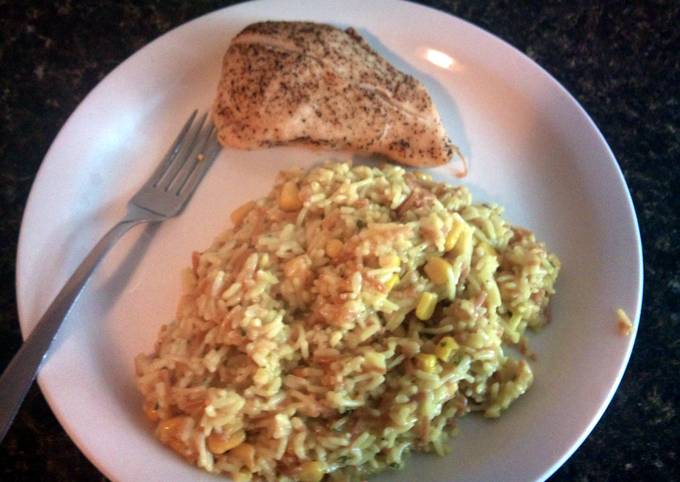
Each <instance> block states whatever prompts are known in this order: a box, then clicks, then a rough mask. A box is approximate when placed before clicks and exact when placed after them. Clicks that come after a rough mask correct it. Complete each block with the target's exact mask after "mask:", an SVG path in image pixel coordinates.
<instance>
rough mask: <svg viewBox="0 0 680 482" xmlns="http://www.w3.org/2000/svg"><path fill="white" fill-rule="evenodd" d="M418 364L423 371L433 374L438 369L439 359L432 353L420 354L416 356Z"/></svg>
mask: <svg viewBox="0 0 680 482" xmlns="http://www.w3.org/2000/svg"><path fill="white" fill-rule="evenodd" d="M416 364H417V365H418V368H420V369H421V370H422V371H424V372H427V373H432V372H434V370H435V368H437V357H436V356H434V355H433V354H431V353H419V354H418V355H416Z"/></svg>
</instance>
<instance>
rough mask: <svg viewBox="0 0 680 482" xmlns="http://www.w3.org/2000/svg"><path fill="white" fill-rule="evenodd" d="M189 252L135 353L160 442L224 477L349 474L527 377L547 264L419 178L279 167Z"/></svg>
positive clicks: (375, 466)
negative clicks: (266, 190) (171, 314)
mask: <svg viewBox="0 0 680 482" xmlns="http://www.w3.org/2000/svg"><path fill="white" fill-rule="evenodd" d="M232 219H233V221H234V223H235V226H234V227H233V228H231V229H228V230H227V231H226V232H224V233H223V234H221V235H220V236H219V237H218V238H217V239H216V240H215V241H214V243H213V244H212V246H211V247H210V248H209V249H207V250H206V251H203V252H201V253H194V256H193V266H192V268H191V269H188V270H187V271H186V273H185V279H184V282H185V294H184V295H183V296H182V299H181V301H180V303H179V306H178V309H177V316H176V321H174V322H172V323H170V324H168V325H166V326H163V328H162V329H161V332H160V335H159V339H158V341H157V343H156V347H155V350H154V352H153V354H152V355H139V356H138V357H137V359H136V370H137V384H138V387H139V390H140V392H141V393H142V395H143V397H144V412H145V413H146V415H147V416H148V418H149V419H150V420H151V421H153V422H154V423H155V424H156V435H157V436H158V438H159V439H160V440H161V441H162V442H163V443H165V444H167V445H168V446H170V447H171V448H172V449H174V450H175V451H177V452H178V453H179V454H181V455H182V456H184V457H185V458H186V459H188V460H189V461H190V462H192V463H194V464H196V465H198V466H199V467H202V468H204V469H205V470H207V471H210V472H215V473H224V474H228V475H229V476H230V477H232V478H233V479H234V480H235V481H246V480H267V481H296V480H299V481H302V482H318V481H321V480H326V481H351V480H361V479H363V478H365V477H366V476H368V475H370V474H372V473H375V472H378V471H381V470H383V469H386V468H388V467H393V468H398V467H401V466H402V465H403V464H404V462H405V459H406V457H407V455H408V453H410V452H413V451H422V452H436V453H438V454H443V453H445V452H446V451H447V445H446V443H447V438H448V437H449V436H450V435H451V434H452V433H453V432H454V430H455V427H456V419H457V418H458V417H461V416H463V415H465V414H466V413H469V412H480V413H481V414H483V415H484V416H486V417H498V416H499V415H500V414H501V412H502V411H503V410H505V409H506V408H508V406H509V405H510V404H511V403H512V402H513V401H514V400H516V399H517V398H518V397H519V396H520V395H522V394H523V393H524V392H525V391H526V390H527V389H528V388H529V386H530V385H531V383H532V380H533V375H532V372H531V368H530V367H529V365H528V363H527V362H526V361H525V360H524V359H522V357H521V356H520V355H519V351H521V350H511V351H512V352H513V354H514V355H515V358H513V357H511V356H509V354H508V353H507V347H513V346H514V347H518V348H519V347H521V346H523V342H524V337H523V334H524V332H525V330H526V329H527V328H532V329H536V328H539V327H541V326H542V325H543V324H544V323H545V322H546V307H547V305H548V300H549V298H550V296H551V295H552V294H553V293H554V289H553V285H554V282H555V279H556V277H557V273H558V271H559V261H558V260H557V258H556V257H555V256H554V255H552V254H550V253H549V252H548V251H546V248H545V246H544V245H543V244H541V243H539V242H537V241H536V240H535V239H534V236H533V234H532V233H531V232H529V231H527V230H525V229H521V228H517V227H513V226H511V225H510V224H508V223H507V221H505V220H504V219H503V218H502V209H501V208H500V207H499V206H495V205H487V204H472V200H471V196H470V193H469V191H468V190H467V189H466V188H465V187H452V186H449V185H446V184H442V183H438V182H435V181H433V180H432V179H431V178H430V177H429V176H427V175H425V174H422V173H415V172H407V171H405V170H404V169H403V168H400V167H397V166H392V165H387V166H384V167H382V168H375V167H368V166H354V167H353V166H351V165H349V164H343V163H330V164H327V165H324V166H320V167H316V168H313V169H311V170H309V171H307V172H284V173H281V174H280V175H279V179H278V181H277V184H276V185H275V186H274V188H273V190H272V191H271V193H270V194H269V195H268V196H267V197H266V198H264V199H260V200H257V201H254V202H250V203H247V204H245V205H244V206H242V207H241V208H239V209H237V210H236V211H235V212H234V213H232Z"/></svg>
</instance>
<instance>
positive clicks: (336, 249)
mask: <svg viewBox="0 0 680 482" xmlns="http://www.w3.org/2000/svg"><path fill="white" fill-rule="evenodd" d="M341 252H342V241H340V240H339V239H335V238H333V239H329V240H328V241H327V242H326V255H328V257H329V258H337V257H338V255H339V254H340V253H341Z"/></svg>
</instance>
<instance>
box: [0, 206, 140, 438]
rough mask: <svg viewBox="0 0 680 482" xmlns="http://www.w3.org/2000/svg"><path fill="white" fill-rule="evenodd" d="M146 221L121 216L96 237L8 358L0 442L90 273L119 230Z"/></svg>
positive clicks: (0, 391)
mask: <svg viewBox="0 0 680 482" xmlns="http://www.w3.org/2000/svg"><path fill="white" fill-rule="evenodd" d="M146 221H147V220H146V219H124V220H123V221H121V222H120V223H118V224H116V225H115V226H114V227H113V228H111V230H110V231H109V232H108V233H106V234H105V235H104V237H103V238H102V239H101V240H99V242H98V243H97V245H96V246H95V247H94V248H93V249H92V251H90V253H89V254H88V255H87V257H86V258H85V259H84V260H83V262H82V263H80V266H78V269H76V271H75V272H74V273H73V274H72V275H71V277H70V278H69V280H68V281H67V282H66V284H65V285H64V287H63V288H62V289H61V291H60V292H59V294H58V295H57V297H56V298H55V299H54V301H52V304H50V306H49V308H47V311H45V314H44V315H43V316H42V318H40V321H38V324H37V325H36V326H35V328H34V329H33V331H32V332H31V334H30V336H29V337H28V338H27V339H26V341H25V342H24V343H23V344H22V345H21V348H19V351H18V352H17V353H16V355H14V358H12V361H11V362H10V363H9V365H8V366H7V368H6V369H5V371H4V372H3V374H2V377H0V442H1V441H2V440H3V439H4V438H5V435H6V434H7V431H8V430H9V427H10V425H11V424H12V421H13V420H14V417H15V416H16V414H17V412H18V411H19V407H20V406H21V403H22V402H23V400H24V398H25V397H26V393H28V389H29V388H30V387H31V385H32V384H33V380H34V379H35V376H36V373H37V371H38V368H39V367H40V364H41V363H42V361H43V359H44V358H45V355H46V354H47V350H48V349H49V347H50V344H51V343H52V340H53V339H54V337H55V335H56V334H57V331H58V330H59V327H60V326H61V323H62V321H64V319H65V318H66V316H67V315H68V313H69V311H70V310H71V307H72V306H73V304H74V303H75V301H76V299H77V298H78V295H80V293H81V291H82V289H83V287H84V286H85V284H86V283H87V280H88V279H89V278H90V275H91V274H92V272H93V271H94V269H95V268H96V267H97V265H98V264H99V262H100V261H101V260H102V258H104V255H106V253H107V252H108V251H109V250H110V249H111V247H112V246H113V245H114V244H115V243H116V241H118V240H119V239H120V237H121V236H122V235H123V234H125V233H126V232H127V231H128V230H129V229H130V228H131V227H132V226H134V225H136V224H139V223H142V222H146Z"/></svg>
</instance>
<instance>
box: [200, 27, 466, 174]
mask: <svg viewBox="0 0 680 482" xmlns="http://www.w3.org/2000/svg"><path fill="white" fill-rule="evenodd" d="M212 114H213V121H214V122H215V125H216V127H217V129H218V136H219V139H220V141H221V142H222V144H224V145H227V146H233V147H238V148H244V149H253V148H258V147H263V146H272V145H279V144H286V143H294V142H296V143H305V144H314V145H318V146H324V147H328V148H332V149H353V150H357V151H361V152H368V153H376V154H381V155H384V156H387V157H388V158H390V159H392V160H394V161H396V162H399V163H401V164H406V165H410V166H425V167H427V166H436V165H440V164H444V163H446V162H447V161H448V160H449V159H450V158H451V157H452V155H453V152H454V150H456V148H455V146H454V145H453V144H452V143H451V141H450V140H449V138H448V137H447V135H446V132H445V131H444V127H443V126H442V123H441V120H440V118H439V114H438V112H437V109H436V108H435V106H434V105H433V103H432V99H431V98H430V96H429V95H428V93H427V91H426V90H425V87H423V85H422V84H421V83H420V82H418V81H417V80H416V79H414V78H413V77H411V76H410V75H407V74H404V73H403V72H400V71H398V70H397V69H395V68H394V67H393V66H392V65H390V64H389V63H388V62H387V61H386V60H385V59H384V58H382V57H381V56H380V55H378V54H377V53H376V52H375V51H374V50H373V49H371V47H370V46H369V45H368V43H366V41H365V40H364V39H363V38H362V37H361V36H360V35H359V34H357V33H356V32H355V31H354V30H353V29H351V28H349V29H347V30H344V31H343V30H340V29H338V28H335V27H332V26H330V25H324V24H317V23H310V22H261V23H255V24H252V25H250V26H248V27H246V28H245V29H244V30H243V31H242V32H241V33H239V34H238V35H237V36H236V37H235V38H234V39H233V40H232V42H231V44H230V45H229V48H228V50H227V52H226V54H225V56H224V62H223V66H222V77H221V80H220V83H219V87H218V94H217V99H216V101H215V104H214V106H213V113H212Z"/></svg>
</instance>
